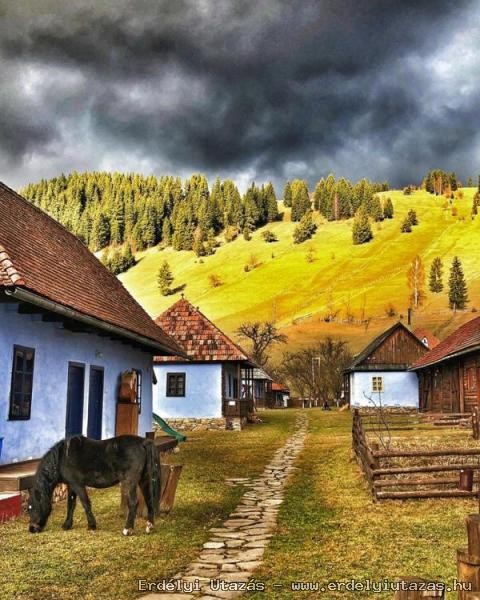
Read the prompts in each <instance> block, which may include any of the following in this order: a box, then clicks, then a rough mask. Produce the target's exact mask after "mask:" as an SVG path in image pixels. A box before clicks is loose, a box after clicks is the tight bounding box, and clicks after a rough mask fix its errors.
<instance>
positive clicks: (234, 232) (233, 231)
mask: <svg viewBox="0 0 480 600" xmlns="http://www.w3.org/2000/svg"><path fill="white" fill-rule="evenodd" d="M224 235H225V241H226V242H233V240H234V239H236V238H237V237H238V228H237V227H235V225H229V226H228V227H227V228H226V229H225V234H224Z"/></svg>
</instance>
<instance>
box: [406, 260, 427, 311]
mask: <svg viewBox="0 0 480 600" xmlns="http://www.w3.org/2000/svg"><path fill="white" fill-rule="evenodd" d="M407 283H408V287H409V288H410V302H411V305H412V306H413V308H418V307H419V306H421V305H422V303H423V300H424V299H425V269H424V267H423V262H422V259H421V257H420V256H419V255H418V254H417V256H416V257H415V258H414V259H413V261H412V262H411V264H410V267H409V268H408V271H407Z"/></svg>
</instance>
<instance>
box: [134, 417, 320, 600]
mask: <svg viewBox="0 0 480 600" xmlns="http://www.w3.org/2000/svg"><path fill="white" fill-rule="evenodd" d="M307 425H308V420H307V415H306V414H302V415H300V416H299V417H298V418H297V423H296V426H295V432H294V434H293V435H292V436H291V437H290V438H289V439H288V441H287V443H286V444H285V445H284V446H283V447H282V448H280V449H278V450H277V451H276V452H275V454H274V457H273V460H272V461H271V462H270V463H269V464H268V465H267V466H266V467H265V469H264V471H263V473H262V475H260V477H257V478H255V479H253V480H248V479H245V478H238V479H231V480H229V481H230V482H231V483H233V484H242V485H244V486H245V487H247V488H248V490H247V491H246V492H245V494H244V495H243V496H242V499H241V501H240V503H239V504H238V506H237V507H236V509H235V510H234V511H233V512H232V513H231V514H230V516H229V518H228V519H227V520H226V521H225V522H224V523H223V525H222V526H221V527H214V528H212V529H211V530H210V531H211V534H212V535H211V538H210V539H209V540H208V542H206V543H205V544H203V549H202V551H201V553H200V555H199V556H198V558H197V559H196V560H195V561H194V562H192V563H191V564H190V565H188V567H187V568H186V569H185V571H183V572H182V573H177V575H175V576H174V578H173V580H172V582H171V583H172V584H173V585H175V592H173V593H167V592H163V593H153V594H148V595H146V596H142V597H141V600H167V599H174V598H176V599H177V600H184V599H187V598H200V599H203V600H219V598H225V599H228V598H235V597H236V596H239V595H240V594H242V593H243V591H244V590H240V589H235V588H240V587H241V586H237V584H242V583H244V584H245V583H248V582H249V580H251V578H252V576H253V572H254V571H255V570H256V569H257V568H258V567H259V566H260V565H261V563H262V559H263V554H264V551H265V548H266V546H267V545H268V542H269V539H270V538H271V537H272V535H273V533H272V531H273V530H274V528H275V525H276V523H277V514H278V511H279V507H280V505H281V504H282V502H283V490H284V488H285V483H286V481H287V478H288V477H289V475H290V474H291V473H292V471H293V469H294V468H295V467H294V464H293V463H294V462H295V459H296V458H297V456H298V455H299V453H300V452H301V450H302V448H303V444H304V440H305V436H306V433H307ZM229 588H230V589H229ZM232 588H233V589H232ZM172 591H173V590H172ZM187 591H188V593H185V592H187Z"/></svg>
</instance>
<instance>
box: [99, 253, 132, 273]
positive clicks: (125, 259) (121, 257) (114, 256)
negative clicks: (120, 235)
mask: <svg viewBox="0 0 480 600" xmlns="http://www.w3.org/2000/svg"><path fill="white" fill-rule="evenodd" d="M101 262H102V264H103V265H104V266H105V267H106V268H107V269H108V270H109V271H110V272H111V273H113V274H114V275H119V274H120V273H124V272H125V271H128V269H130V268H131V267H133V266H134V265H135V264H136V263H137V261H136V260H135V257H134V256H133V252H132V248H131V247H130V246H124V248H123V249H122V250H120V248H113V250H111V251H110V252H104V253H103V254H102V258H101Z"/></svg>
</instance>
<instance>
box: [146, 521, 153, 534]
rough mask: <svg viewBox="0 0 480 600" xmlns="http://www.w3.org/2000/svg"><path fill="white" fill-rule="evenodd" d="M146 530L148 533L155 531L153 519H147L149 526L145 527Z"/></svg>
mask: <svg viewBox="0 0 480 600" xmlns="http://www.w3.org/2000/svg"><path fill="white" fill-rule="evenodd" d="M145 531H146V532H147V533H151V532H152V531H153V523H152V522H151V521H147V526H146V527H145Z"/></svg>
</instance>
